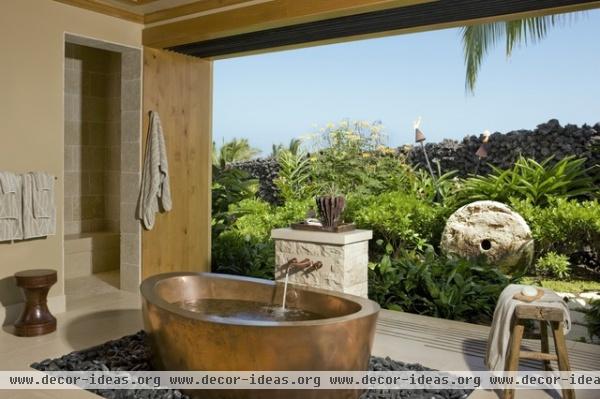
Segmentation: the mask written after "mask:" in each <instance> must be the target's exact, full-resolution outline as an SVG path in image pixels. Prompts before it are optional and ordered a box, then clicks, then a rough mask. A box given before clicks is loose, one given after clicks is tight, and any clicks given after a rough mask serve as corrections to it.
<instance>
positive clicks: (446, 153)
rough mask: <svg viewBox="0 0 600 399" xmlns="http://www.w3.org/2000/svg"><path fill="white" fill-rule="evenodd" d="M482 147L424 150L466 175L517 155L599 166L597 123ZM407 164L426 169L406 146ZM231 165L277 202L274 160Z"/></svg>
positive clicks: (548, 128) (475, 143)
mask: <svg viewBox="0 0 600 399" xmlns="http://www.w3.org/2000/svg"><path fill="white" fill-rule="evenodd" d="M480 145H481V137H479V136H474V135H472V136H466V137H465V138H464V139H463V140H462V141H457V140H448V139H446V140H443V141H441V142H439V143H427V144H426V145H425V148H426V150H427V154H428V156H429V159H430V160H431V161H432V162H433V167H434V169H436V168H437V167H436V162H439V163H440V166H441V169H442V172H449V171H451V170H456V171H458V173H459V175H461V176H467V175H469V174H472V173H475V171H476V170H477V169H478V173H479V174H486V173H488V172H490V170H491V168H490V166H489V165H494V166H497V167H499V168H502V169H506V168H509V167H511V166H512V164H513V163H514V162H515V160H516V159H517V158H518V157H519V155H523V156H525V157H527V158H533V159H535V160H537V161H538V162H539V161H543V160H544V159H546V158H548V157H549V156H551V155H554V156H555V159H556V160H560V159H562V158H564V157H567V156H569V155H575V156H577V157H580V158H587V166H588V167H591V166H592V165H598V164H600V123H596V124H595V125H594V126H589V125H583V126H581V127H580V126H577V125H571V124H568V125H566V126H561V125H560V123H559V122H558V120H556V119H551V120H549V121H548V122H546V123H542V124H540V125H538V126H537V127H536V128H535V129H533V130H524V129H523V130H515V131H511V132H508V133H499V132H496V133H493V134H492V135H491V136H490V139H489V142H488V143H487V144H486V150H487V153H488V156H487V158H484V159H483V160H481V162H480V165H479V166H478V165H477V164H478V158H477V156H476V155H475V152H476V151H477V149H478V148H479V146H480ZM398 152H399V153H401V154H403V155H405V156H406V158H407V160H408V162H409V163H410V164H411V165H413V166H415V167H425V157H424V155H423V151H422V149H421V147H420V146H414V145H405V146H403V147H400V148H398ZM231 166H233V167H236V168H239V169H242V170H245V171H246V172H248V173H250V174H251V175H252V176H254V177H255V178H256V179H258V180H259V181H260V190H259V195H260V197H261V198H262V199H264V200H266V201H269V202H271V203H277V202H278V201H279V198H278V195H277V187H275V184H274V183H273V181H274V180H275V178H276V177H277V173H278V171H279V165H278V164H277V160H275V159H273V158H263V159H254V160H251V161H247V162H239V163H234V164H232V165H231Z"/></svg>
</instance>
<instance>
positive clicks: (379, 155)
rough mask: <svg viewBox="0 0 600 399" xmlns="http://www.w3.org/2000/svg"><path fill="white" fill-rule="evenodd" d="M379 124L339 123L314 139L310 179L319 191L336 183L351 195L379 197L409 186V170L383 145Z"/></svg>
mask: <svg viewBox="0 0 600 399" xmlns="http://www.w3.org/2000/svg"><path fill="white" fill-rule="evenodd" d="M384 142H385V140H384V135H383V133H382V126H381V124H379V123H377V122H376V123H371V124H369V123H367V122H349V121H342V122H341V123H340V124H339V125H333V124H330V125H329V126H328V127H327V128H324V129H322V131H321V133H320V134H319V135H317V136H315V137H314V138H313V150H314V151H313V153H312V155H311V158H310V159H311V165H312V171H311V175H312V179H313V182H314V184H315V185H316V186H318V187H319V188H318V190H319V191H322V189H323V188H322V186H328V185H331V184H335V185H336V187H337V188H338V190H339V191H340V192H342V193H344V194H346V195H350V194H353V193H354V194H363V195H366V194H379V193H382V192H386V191H394V190H406V189H408V188H409V187H410V180H411V178H412V175H413V171H412V168H411V167H410V166H409V165H408V164H407V163H406V162H405V160H404V158H403V157H402V156H400V155H399V154H398V153H396V151H395V150H393V149H390V148H388V147H386V146H385V145H384Z"/></svg>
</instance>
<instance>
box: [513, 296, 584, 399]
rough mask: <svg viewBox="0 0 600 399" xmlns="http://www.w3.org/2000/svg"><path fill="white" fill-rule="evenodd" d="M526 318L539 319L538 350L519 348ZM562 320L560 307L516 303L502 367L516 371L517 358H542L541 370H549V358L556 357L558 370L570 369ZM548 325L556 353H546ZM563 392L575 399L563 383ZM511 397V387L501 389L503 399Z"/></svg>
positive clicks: (566, 398)
mask: <svg viewBox="0 0 600 399" xmlns="http://www.w3.org/2000/svg"><path fill="white" fill-rule="evenodd" d="M525 320H537V321H539V322H540V335H541V337H540V339H541V344H542V351H541V352H530V351H521V340H522V339H523V332H524V331H525ZM564 321H565V317H564V314H563V311H562V309H558V308H552V307H544V306H542V305H537V306H532V305H528V306H526V305H518V306H517V307H516V308H515V314H514V317H513V324H512V328H511V333H510V348H509V350H508V356H507V357H506V363H505V367H504V370H505V371H518V370H519V359H533V360H541V361H542V362H543V363H544V370H546V371H552V368H551V367H550V361H551V360H556V361H557V362H558V369H559V370H560V371H571V366H570V365H569V356H568V353H567V344H566V342H565V335H564V334H563V323H564ZM548 324H550V327H551V329H552V336H553V337H554V347H555V350H556V355H554V354H550V353H549V345H548ZM562 392H563V398H564V399H575V392H574V391H573V389H569V388H565V387H564V386H563V389H562ZM514 396H515V390H514V389H512V388H507V389H505V390H504V399H513V398H514Z"/></svg>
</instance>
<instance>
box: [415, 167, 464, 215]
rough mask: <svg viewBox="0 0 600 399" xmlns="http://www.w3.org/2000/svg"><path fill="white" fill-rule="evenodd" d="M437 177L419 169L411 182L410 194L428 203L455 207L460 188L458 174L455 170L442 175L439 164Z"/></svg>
mask: <svg viewBox="0 0 600 399" xmlns="http://www.w3.org/2000/svg"><path fill="white" fill-rule="evenodd" d="M437 172H438V174H437V176H436V177H435V179H434V178H433V177H432V176H431V174H429V172H427V171H426V170H424V169H418V170H417V171H416V172H415V173H414V178H413V179H412V180H411V185H410V189H409V191H410V192H413V193H415V194H417V195H418V196H419V197H421V198H423V199H424V200H426V201H430V202H438V203H440V204H444V205H446V206H449V207H454V204H455V200H456V198H455V197H456V191H457V190H458V188H459V187H460V185H459V184H460V180H459V179H458V177H457V174H458V172H457V171H455V170H453V171H450V172H446V173H442V170H441V167H440V164H439V162H437Z"/></svg>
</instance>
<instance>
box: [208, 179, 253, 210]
mask: <svg viewBox="0 0 600 399" xmlns="http://www.w3.org/2000/svg"><path fill="white" fill-rule="evenodd" d="M211 189H212V211H213V214H214V213H222V212H227V210H228V209H229V205H231V204H236V203H238V202H240V201H242V200H244V199H250V198H254V197H255V196H256V193H257V191H258V181H257V180H256V179H254V178H253V177H252V176H250V174H248V173H247V172H245V171H243V170H240V169H235V168H216V167H215V168H213V181H212V188H211Z"/></svg>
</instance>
